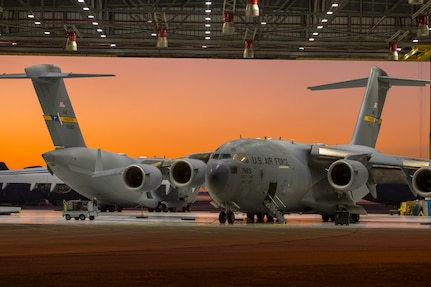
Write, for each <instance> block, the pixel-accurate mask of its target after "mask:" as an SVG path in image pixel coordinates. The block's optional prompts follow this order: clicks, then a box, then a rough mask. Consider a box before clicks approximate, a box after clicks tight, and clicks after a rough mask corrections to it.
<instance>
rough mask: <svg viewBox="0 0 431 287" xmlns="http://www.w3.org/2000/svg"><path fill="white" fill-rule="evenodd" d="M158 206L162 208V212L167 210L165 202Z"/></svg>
mask: <svg viewBox="0 0 431 287" xmlns="http://www.w3.org/2000/svg"><path fill="white" fill-rule="evenodd" d="M160 208H161V209H162V211H163V212H168V207H167V206H166V204H164V203H162V204H161V206H160Z"/></svg>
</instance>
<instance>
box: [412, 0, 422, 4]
mask: <svg viewBox="0 0 431 287" xmlns="http://www.w3.org/2000/svg"><path fill="white" fill-rule="evenodd" d="M409 4H410V5H422V4H424V0H409Z"/></svg>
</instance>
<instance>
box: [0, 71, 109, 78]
mask: <svg viewBox="0 0 431 287" xmlns="http://www.w3.org/2000/svg"><path fill="white" fill-rule="evenodd" d="M113 76H115V75H113V74H75V73H52V72H49V73H43V74H40V75H38V76H28V75H27V74H3V75H0V79H38V78H39V79H63V78H94V77H113Z"/></svg>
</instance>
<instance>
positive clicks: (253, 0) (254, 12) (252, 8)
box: [245, 0, 259, 17]
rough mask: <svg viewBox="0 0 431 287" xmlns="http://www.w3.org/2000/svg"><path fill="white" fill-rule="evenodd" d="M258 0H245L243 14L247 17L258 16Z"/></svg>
mask: <svg viewBox="0 0 431 287" xmlns="http://www.w3.org/2000/svg"><path fill="white" fill-rule="evenodd" d="M257 2H258V0H247V4H246V6H245V16H249V17H259V5H258V4H257Z"/></svg>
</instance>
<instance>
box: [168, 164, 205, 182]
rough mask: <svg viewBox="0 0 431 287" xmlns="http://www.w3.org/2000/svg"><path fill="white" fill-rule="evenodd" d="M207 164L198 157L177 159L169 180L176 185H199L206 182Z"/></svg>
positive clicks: (172, 166)
mask: <svg viewBox="0 0 431 287" xmlns="http://www.w3.org/2000/svg"><path fill="white" fill-rule="evenodd" d="M205 170H206V164H205V163H204V162H203V161H201V160H198V159H191V158H183V159H179V160H176V161H175V162H174V163H173V164H172V165H171V169H170V172H169V180H170V182H171V183H172V184H173V185H175V186H176V187H198V186H201V185H203V184H204V183H205Z"/></svg>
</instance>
